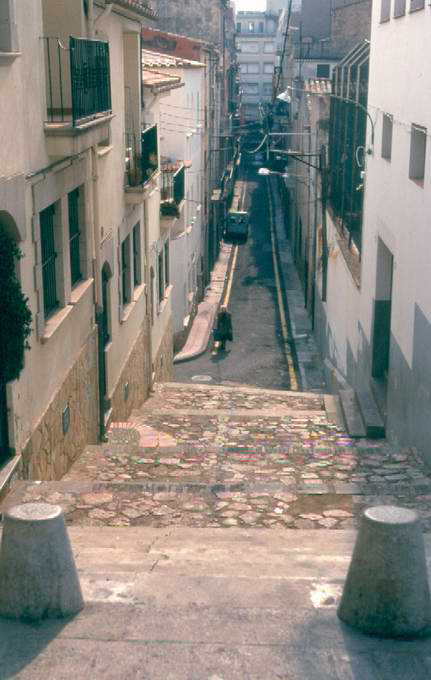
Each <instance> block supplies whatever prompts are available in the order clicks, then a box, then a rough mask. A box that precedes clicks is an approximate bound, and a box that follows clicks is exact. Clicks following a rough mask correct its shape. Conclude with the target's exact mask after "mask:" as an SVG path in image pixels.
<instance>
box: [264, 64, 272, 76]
mask: <svg viewBox="0 0 431 680" xmlns="http://www.w3.org/2000/svg"><path fill="white" fill-rule="evenodd" d="M263 72H264V73H270V74H271V75H272V74H273V72H274V64H273V63H272V61H267V62H266V63H265V64H264V65H263Z"/></svg>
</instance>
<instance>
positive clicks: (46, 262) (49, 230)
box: [40, 205, 59, 318]
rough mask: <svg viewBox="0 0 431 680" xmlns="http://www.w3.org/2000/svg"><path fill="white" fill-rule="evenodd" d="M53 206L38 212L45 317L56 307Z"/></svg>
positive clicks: (55, 255)
mask: <svg viewBox="0 0 431 680" xmlns="http://www.w3.org/2000/svg"><path fill="white" fill-rule="evenodd" d="M54 215H55V207H54V206H53V205H50V206H49V207H48V208H46V209H45V210H42V212H41V213H40V240H41V250H42V282H43V309H44V313H45V318H47V317H48V316H49V315H50V314H52V312H53V311H54V310H55V309H57V307H58V305H59V303H58V300H57V277H56V257H57V253H56V250H55V234H54Z"/></svg>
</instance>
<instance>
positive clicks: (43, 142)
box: [0, 0, 172, 479]
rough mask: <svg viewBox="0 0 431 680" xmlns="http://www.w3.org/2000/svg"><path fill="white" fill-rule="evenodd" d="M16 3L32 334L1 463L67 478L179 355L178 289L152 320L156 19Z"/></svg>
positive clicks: (16, 225) (6, 29) (13, 18)
mask: <svg viewBox="0 0 431 680" xmlns="http://www.w3.org/2000/svg"><path fill="white" fill-rule="evenodd" d="M4 8H5V11H6V15H5V16H3V15H2V16H1V19H2V22H1V31H0V53H1V54H0V84H1V88H2V93H4V101H5V107H4V108H3V109H2V112H1V114H0V115H1V125H0V139H1V148H0V156H1V162H0V228H1V229H2V230H3V231H5V232H6V233H7V234H8V235H9V236H10V237H11V238H12V239H14V240H15V241H16V242H17V244H18V246H19V248H20V249H21V251H22V253H23V259H22V260H20V261H19V263H18V265H17V266H18V278H19V280H20V283H21V287H22V290H23V292H24V294H25V295H26V296H27V297H28V300H29V306H30V309H31V312H32V319H33V323H32V328H33V330H32V335H31V337H30V339H29V342H30V349H29V350H27V351H26V353H25V366H24V369H23V371H22V373H21V375H20V376H19V379H18V380H15V381H14V382H12V383H7V385H6V386H5V398H4V399H2V400H1V404H2V422H4V423H6V425H5V427H3V428H2V450H3V452H6V450H7V451H12V452H14V453H15V454H16V455H15V457H14V458H12V459H10V460H8V459H7V455H6V454H5V455H3V459H4V461H5V462H6V466H5V469H4V471H3V472H4V475H6V476H7V475H10V474H12V473H14V471H15V472H17V473H18V474H19V475H20V476H22V477H24V478H33V479H59V478H60V477H61V476H62V475H63V474H64V473H65V472H66V470H67V469H68V468H69V467H70V465H71V463H72V462H73V461H74V460H75V459H76V457H77V456H78V455H79V453H80V452H81V451H82V449H83V448H84V446H85V445H86V444H88V443H96V442H97V441H98V439H99V437H100V436H101V435H102V434H103V430H104V428H105V426H107V425H108V424H109V422H112V421H113V420H124V419H126V418H127V417H128V415H129V414H130V412H131V410H132V409H133V408H135V407H137V406H139V405H140V404H141V403H142V401H143V400H144V399H145V397H146V396H147V394H148V391H149V389H150V386H151V382H152V380H153V379H160V378H164V377H169V376H170V371H171V367H172V329H171V324H170V304H169V301H167V302H166V304H165V311H164V313H163V315H162V317H161V318H160V321H159V323H158V327H157V331H154V330H152V323H151V304H150V302H151V301H150V300H149V296H150V286H151V283H150V267H149V244H150V238H149V229H150V226H151V229H153V231H154V233H155V234H157V236H155V237H154V238H156V240H159V234H160V218H159V215H160V186H159V184H160V172H159V168H160V163H159V146H160V145H159V143H158V130H157V128H156V129H153V131H152V132H151V135H150V136H151V139H149V138H148V137H146V136H142V129H143V124H144V120H143V118H142V106H141V102H142V74H141V49H140V31H141V27H142V24H143V23H145V22H146V21H147V20H148V19H150V18H152V17H153V16H154V15H153V13H152V11H151V9H150V7H149V5H148V3H147V2H146V1H144V0H139V1H137V0H117V1H115V2H110V3H107V2H105V1H104V0H94V2H91V1H90V2H88V3H82V2H81V0H67V1H66V0H61V1H60V0H37V1H36V0H31V1H30V0H19V1H16V0H8V2H7V3H3V5H2V11H3V9H4ZM71 35H73V38H71V37H70V36H71ZM145 129H146V128H145ZM131 139H134V143H133V144H131ZM131 149H132V152H131V151H130V150H131ZM125 158H127V164H126V163H125ZM153 325H154V324H153ZM6 468H7V469H6ZM4 475H3V476H4Z"/></svg>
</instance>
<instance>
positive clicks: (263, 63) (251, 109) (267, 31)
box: [236, 12, 278, 120]
mask: <svg viewBox="0 0 431 680" xmlns="http://www.w3.org/2000/svg"><path fill="white" fill-rule="evenodd" d="M277 20H278V18H277V14H275V13H271V12H238V13H237V14H236V45H237V49H238V56H237V60H238V67H239V78H240V89H241V91H242V114H243V116H244V119H245V120H259V107H260V106H262V105H264V104H265V103H270V102H272V93H273V76H274V66H275V60H276V59H275V58H276V30H277Z"/></svg>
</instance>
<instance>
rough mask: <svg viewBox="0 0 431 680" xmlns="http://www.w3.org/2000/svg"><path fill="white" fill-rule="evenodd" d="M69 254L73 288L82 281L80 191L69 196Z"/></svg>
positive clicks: (77, 190) (76, 190) (75, 191)
mask: <svg viewBox="0 0 431 680" xmlns="http://www.w3.org/2000/svg"><path fill="white" fill-rule="evenodd" d="M68 198H69V253H70V279H71V283H72V287H73V286H74V285H75V284H76V283H78V281H80V280H81V279H82V274H81V259H80V236H81V232H80V230H79V189H75V190H74V191H72V192H71V193H70V194H69V197H68Z"/></svg>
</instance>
